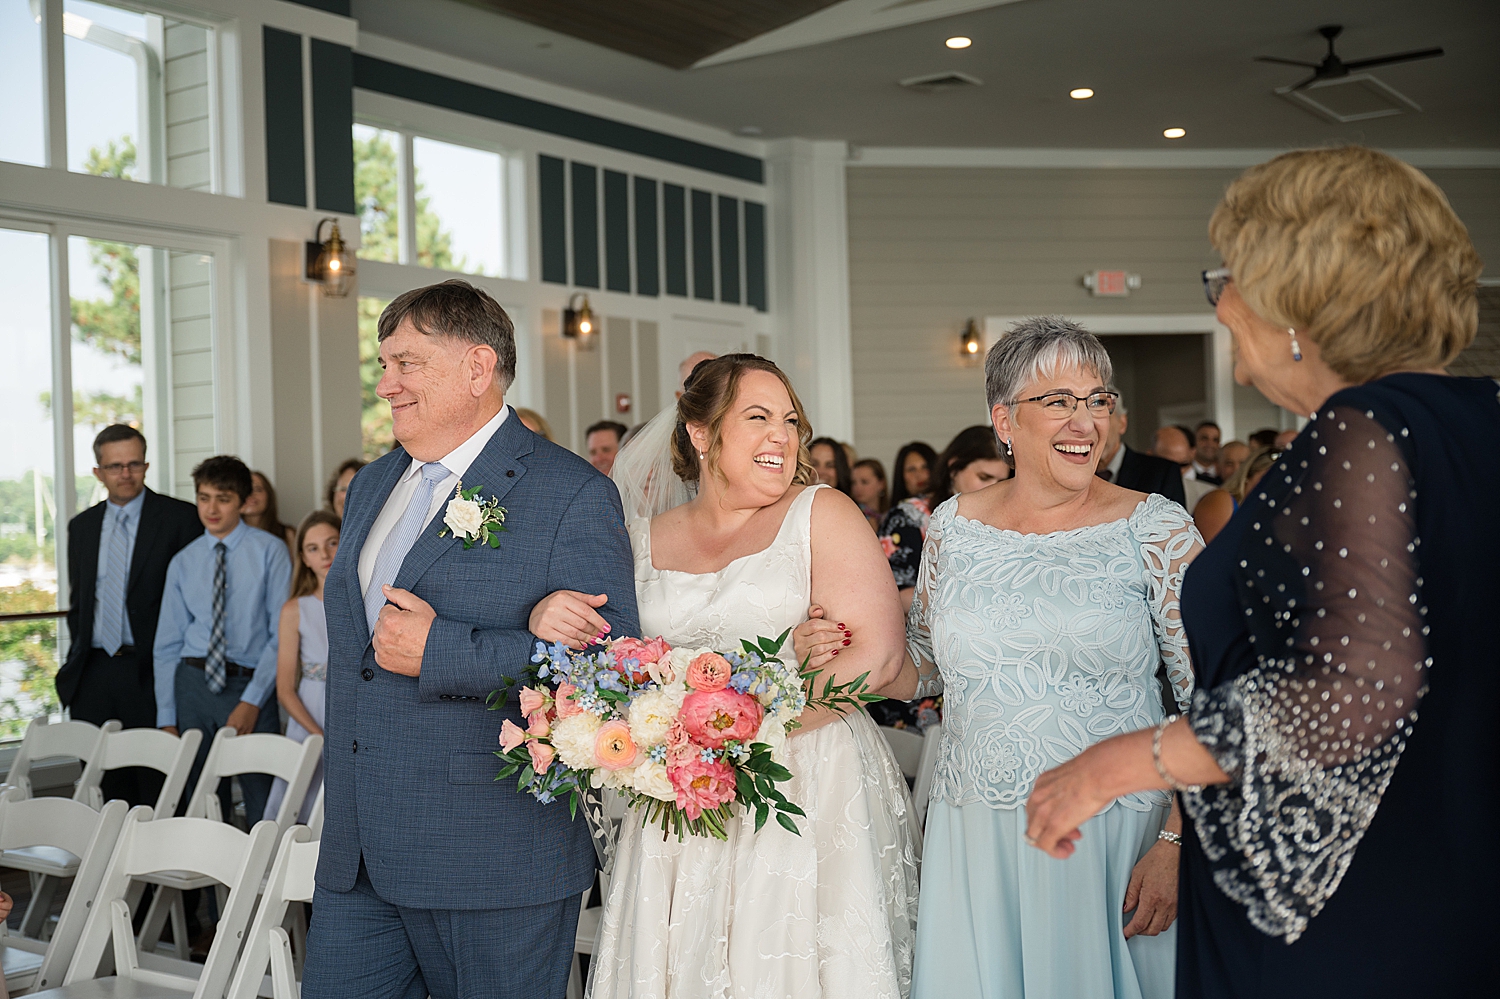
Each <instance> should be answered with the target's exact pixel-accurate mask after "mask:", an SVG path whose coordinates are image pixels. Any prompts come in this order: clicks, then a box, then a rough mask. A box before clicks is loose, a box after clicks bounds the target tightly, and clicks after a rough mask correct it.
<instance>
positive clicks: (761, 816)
mask: <svg viewBox="0 0 1500 999" xmlns="http://www.w3.org/2000/svg"><path fill="white" fill-rule="evenodd" d="M770 817H771V809H770V808H769V807H768V806H767V805H766V803H765V802H764V801H760V802H756V805H755V831H756V832H760V827H761V826H763V825H765V824H766V819H769V818H770Z"/></svg>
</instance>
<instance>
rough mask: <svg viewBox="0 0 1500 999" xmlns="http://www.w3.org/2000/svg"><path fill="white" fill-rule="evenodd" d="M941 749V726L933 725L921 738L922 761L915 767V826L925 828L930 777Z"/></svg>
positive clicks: (912, 793)
mask: <svg viewBox="0 0 1500 999" xmlns="http://www.w3.org/2000/svg"><path fill="white" fill-rule="evenodd" d="M942 747H943V726H941V725H933V726H930V727H929V728H928V729H927V733H926V734H925V735H924V736H923V737H922V759H921V762H920V763H919V764H918V766H917V783H916V785H915V786H914V787H913V788H912V790H911V800H912V804H913V805H914V806H915V808H916V815H917V824H918V825H920V826H922V827H924V828H925V827H926V826H927V803H928V801H929V799H931V797H932V776H933V774H935V773H936V772H937V761H938V750H939V749H941V748H942Z"/></svg>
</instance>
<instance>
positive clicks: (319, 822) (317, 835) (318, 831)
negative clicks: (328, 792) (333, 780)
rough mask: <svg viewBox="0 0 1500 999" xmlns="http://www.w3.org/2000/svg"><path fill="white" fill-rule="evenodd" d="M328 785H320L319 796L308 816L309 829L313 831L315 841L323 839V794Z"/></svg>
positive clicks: (315, 799)
mask: <svg viewBox="0 0 1500 999" xmlns="http://www.w3.org/2000/svg"><path fill="white" fill-rule="evenodd" d="M326 787H327V785H326V784H319V785H318V796H317V797H316V798H314V799H313V806H312V811H311V812H309V813H308V814H307V828H308V829H310V830H312V837H313V839H322V838H323V792H324V790H325V789H326Z"/></svg>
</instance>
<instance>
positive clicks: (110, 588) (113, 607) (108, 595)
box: [94, 506, 130, 655]
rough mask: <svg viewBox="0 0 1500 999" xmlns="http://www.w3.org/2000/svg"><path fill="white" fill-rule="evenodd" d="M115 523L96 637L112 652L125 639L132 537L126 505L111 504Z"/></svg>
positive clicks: (106, 554) (107, 552) (102, 582)
mask: <svg viewBox="0 0 1500 999" xmlns="http://www.w3.org/2000/svg"><path fill="white" fill-rule="evenodd" d="M109 511H110V513H109V515H110V518H111V520H112V521H113V523H111V524H110V530H109V547H108V548H107V549H105V552H104V577H103V578H102V579H100V580H99V608H98V613H97V614H96V618H97V622H98V623H97V624H96V625H95V628H94V631H95V637H96V638H98V640H99V647H100V648H102V649H103V650H104V651H105V652H108V653H109V654H110V655H114V654H115V653H117V652H119V651H120V646H121V645H123V644H124V643H125V637H124V636H125V580H126V577H127V576H128V575H129V574H130V560H129V558H128V557H127V552H128V549H129V546H130V538H129V536H128V535H127V534H126V533H125V508H124V507H114V506H111V507H110V508H109Z"/></svg>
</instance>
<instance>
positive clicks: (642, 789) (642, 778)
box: [630, 760, 677, 801]
mask: <svg viewBox="0 0 1500 999" xmlns="http://www.w3.org/2000/svg"><path fill="white" fill-rule="evenodd" d="M630 786H631V788H633V789H634V790H636V791H638V792H639V793H641V794H644V795H646V796H648V797H651V798H655V799H656V800H657V801H676V800H677V791H676V790H675V789H674V788H673V787H672V781H671V779H670V778H668V777H667V767H666V764H664V763H657V762H655V761H653V760H646V761H645V762H643V763H642V764H641V765H640V766H638V767H636V768H635V769H634V770H633V771H631V775H630Z"/></svg>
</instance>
